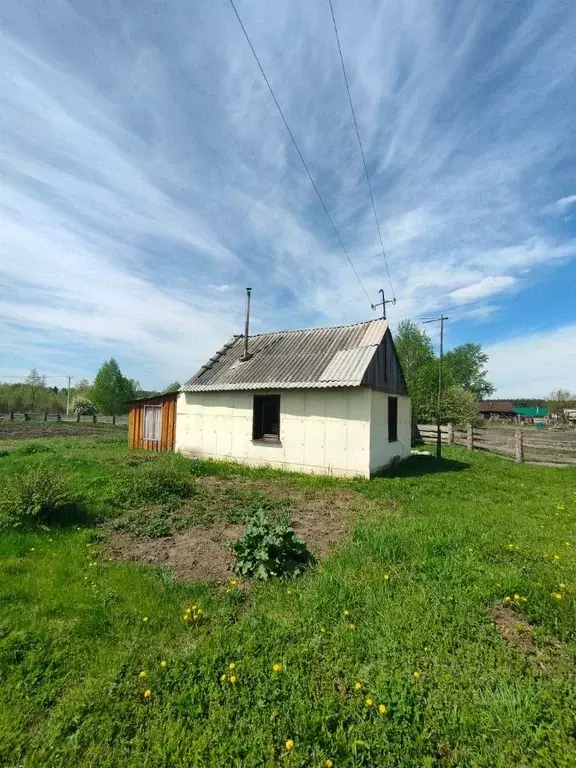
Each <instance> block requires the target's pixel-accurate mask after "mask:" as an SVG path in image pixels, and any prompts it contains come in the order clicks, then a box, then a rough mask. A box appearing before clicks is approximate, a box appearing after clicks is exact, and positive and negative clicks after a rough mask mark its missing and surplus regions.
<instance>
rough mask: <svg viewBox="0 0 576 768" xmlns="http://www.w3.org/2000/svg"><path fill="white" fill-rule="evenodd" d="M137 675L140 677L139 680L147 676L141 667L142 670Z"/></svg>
mask: <svg viewBox="0 0 576 768" xmlns="http://www.w3.org/2000/svg"><path fill="white" fill-rule="evenodd" d="M138 677H139V678H140V680H144V679H145V678H146V677H148V675H147V673H146V670H145V669H143V670H142V672H140V674H139V675H138Z"/></svg>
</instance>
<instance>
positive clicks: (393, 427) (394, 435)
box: [388, 395, 398, 443]
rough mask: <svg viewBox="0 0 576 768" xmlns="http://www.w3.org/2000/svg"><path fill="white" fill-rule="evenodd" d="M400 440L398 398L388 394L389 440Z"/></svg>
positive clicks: (393, 441) (390, 441)
mask: <svg viewBox="0 0 576 768" xmlns="http://www.w3.org/2000/svg"><path fill="white" fill-rule="evenodd" d="M397 440H398V398H397V397H390V395H388V442H389V443H395V442H396V441H397Z"/></svg>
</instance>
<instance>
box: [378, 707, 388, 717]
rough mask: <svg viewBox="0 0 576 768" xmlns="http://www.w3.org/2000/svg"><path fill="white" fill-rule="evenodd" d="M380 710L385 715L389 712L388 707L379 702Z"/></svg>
mask: <svg viewBox="0 0 576 768" xmlns="http://www.w3.org/2000/svg"><path fill="white" fill-rule="evenodd" d="M378 712H380V714H381V715H385V714H386V712H388V707H386V706H385V705H384V704H378Z"/></svg>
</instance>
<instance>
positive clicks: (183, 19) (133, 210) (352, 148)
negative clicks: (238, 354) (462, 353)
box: [0, 0, 576, 397]
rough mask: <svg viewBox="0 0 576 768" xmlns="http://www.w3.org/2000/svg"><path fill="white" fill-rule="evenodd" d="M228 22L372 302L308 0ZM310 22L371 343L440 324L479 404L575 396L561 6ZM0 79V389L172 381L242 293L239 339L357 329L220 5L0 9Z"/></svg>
mask: <svg viewBox="0 0 576 768" xmlns="http://www.w3.org/2000/svg"><path fill="white" fill-rule="evenodd" d="M237 5H238V9H239V11H240V13H241V15H242V16H243V19H244V22H245V24H246V27H247V29H248V31H249V33H250V35H251V37H252V40H253V43H254V45H255V47H256V50H257V51H258V53H259V55H260V57H261V60H262V64H263V66H264V68H265V70H266V71H267V74H268V76H269V78H270V81H271V83H272V85H273V87H274V89H275V91H276V95H277V97H278V99H279V101H280V104H281V105H282V107H283V109H284V111H285V114H286V116H287V119H288V121H289V123H290V125H291V127H292V129H293V131H294V134H295V135H296V138H297V140H298V142H299V144H300V147H301V149H302V153H303V155H304V157H305V158H306V160H307V162H308V164H309V166H310V169H311V172H312V174H313V176H314V177H315V179H316V181H317V183H318V186H319V187H320V189H321V191H322V194H323V196H324V198H325V200H326V203H327V205H328V208H329V210H330V212H331V214H332V217H333V219H334V220H335V222H336V223H337V226H338V228H339V230H340V233H341V235H342V238H343V240H344V242H345V244H346V246H347V248H348V250H349V252H350V254H351V257H352V259H353V261H354V263H355V265H356V267H357V269H358V272H359V273H360V275H361V278H362V280H363V282H364V284H365V286H366V288H367V290H368V292H369V294H370V296H371V297H373V300H374V301H376V300H377V299H378V293H377V292H378V289H379V288H380V287H381V286H383V287H385V288H387V281H386V276H385V269H384V264H383V259H382V255H381V253H380V252H379V246H378V241H377V234H376V230H375V225H374V221H373V218H372V211H371V208H370V203H369V198H368V194H367V189H366V186H365V180H364V177H363V170H362V165H361V159H360V155H359V150H358V146H357V144H356V140H355V134H354V128H353V124H352V122H351V117H350V112H349V106H348V103H347V97H346V92H345V90H344V84H343V79H342V72H341V69H340V63H339V60H338V55H337V49H336V44H335V39H334V32H333V29H332V26H331V19H330V9H329V6H328V2H327V0H314V2H310V0H288V1H286V0H282V1H281V0H237ZM334 7H335V13H336V17H337V19H338V21H339V26H340V34H341V42H342V49H343V53H344V57H345V61H346V65H347V69H348V76H349V80H350V86H351V90H352V97H353V99H354V102H355V106H356V111H357V115H358V122H359V127H360V132H361V135H362V139H363V142H364V148H365V152H366V156H367V161H368V166H369V170H370V173H371V177H372V180H373V186H374V192H375V198H376V205H377V208H378V211H379V215H380V220H381V225H382V232H383V237H384V243H385V245H386V248H387V251H388V254H389V264H390V270H391V274H392V279H393V284H394V289H395V293H396V296H397V299H398V303H397V305H396V306H395V307H394V308H391V310H390V313H389V314H390V317H391V319H392V321H393V323H397V322H398V321H399V320H401V319H402V318H403V317H411V318H413V319H418V318H421V317H422V316H423V315H430V314H432V313H437V312H440V311H441V310H443V311H444V312H446V313H447V314H448V315H449V316H450V318H451V320H450V323H449V324H448V328H447V342H448V344H449V345H454V344H458V343H462V342H465V341H476V342H480V343H482V344H483V345H485V346H486V348H487V351H488V352H489V354H490V357H491V361H490V373H491V376H492V378H493V380H494V382H495V383H496V385H497V390H498V394H499V395H500V396H503V397H505V396H521V395H524V396H543V395H546V394H547V393H549V392H550V391H551V390H552V389H554V388H557V387H560V386H561V387H566V388H569V389H571V390H576V314H575V307H576V181H575V180H576V155H575V152H574V135H575V133H576V131H575V129H576V103H575V102H576V4H575V3H573V2H569V1H568V0H566V1H565V2H563V1H562V0H532V1H530V0H526V1H523V2H513V1H512V0H511V2H507V3H502V2H497V1H494V2H491V1H490V0H462V1H461V2H459V3H454V2H452V1H451V0H427V1H426V2H423V0H382V1H381V2H372V0H357V1H356V2H354V3H346V2H344V1H343V0H334ZM0 72H1V73H2V75H1V78H0V136H1V140H0V168H1V174H0V331H1V332H0V360H1V363H0V374H1V375H3V376H8V375H13V376H18V375H20V374H24V375H25V374H26V373H27V371H28V370H29V369H30V368H31V367H32V366H35V367H37V368H38V369H40V370H41V371H43V372H45V373H48V374H63V373H68V372H71V373H73V374H74V375H75V376H76V377H78V378H80V377H83V376H87V377H92V376H93V375H94V373H95V371H96V370H97V368H98V367H99V365H100V363H101V362H102V361H103V360H104V359H105V358H106V357H109V356H110V355H114V356H115V357H116V358H117V359H118V360H119V362H120V365H121V367H122V369H123V370H124V371H125V372H126V373H127V374H128V375H130V376H133V377H135V378H137V379H138V380H139V381H141V382H142V384H143V385H144V386H146V387H162V386H164V385H166V384H167V383H168V382H170V381H171V380H173V379H175V378H178V379H180V380H184V379H186V378H188V377H189V376H190V375H192V373H193V372H194V371H195V369H196V368H197V367H198V366H199V365H200V364H201V363H202V362H204V360H205V358H207V357H209V356H210V355H211V354H212V353H213V351H214V350H215V348H216V347H218V346H220V345H221V343H222V342H223V341H225V340H226V339H227V338H228V337H229V336H230V335H232V334H233V333H236V332H239V331H240V330H241V326H242V314H243V303H244V296H243V290H244V287H245V286H246V285H251V286H252V288H253V290H254V294H253V322H252V326H253V330H254V331H266V330H276V329H280V328H295V327H302V326H308V325H329V324H338V323H346V322H354V321H358V320H365V319H368V318H370V317H373V316H374V313H373V312H372V310H371V309H370V306H369V303H368V302H367V300H366V297H365V295H364V294H363V292H362V290H361V288H360V286H359V285H358V283H357V281H356V279H355V277H354V274H353V273H352V271H351V269H350V266H349V264H348V263H347V262H346V260H345V258H344V257H343V254H342V252H341V251H340V250H339V246H338V243H337V241H336V240H335V237H334V234H333V232H332V231H331V229H330V226H329V224H328V222H327V220H326V218H325V216H324V213H323V212H322V210H321V209H320V208H319V205H318V202H317V199H316V198H315V196H314V191H313V190H312V188H311V186H310V183H309V181H308V179H307V178H306V176H305V174H304V173H303V170H302V167H301V165H300V164H299V160H298V157H297V155H296V153H295V151H294V148H293V147H292V145H291V143H290V140H289V137H288V136H287V134H286V132H285V129H284V126H283V125H282V123H281V120H280V118H279V115H278V113H277V112H276V111H275V108H274V105H273V103H272V102H271V99H270V95H269V93H268V91H267V90H266V87H265V84H264V83H263V81H262V78H261V75H260V73H259V71H258V70H257V68H256V65H255V62H254V60H253V59H252V57H251V54H250V51H249V49H248V47H247V44H246V41H245V39H244V38H243V36H242V33H241V30H240V28H239V26H238V23H237V21H236V19H235V17H234V15H233V12H232V9H231V7H230V4H229V2H228V0H212V1H211V2H207V0H200V2H196V3H190V2H189V0H167V1H166V2H163V3H161V2H159V1H158V0H101V1H100V2H93V0H69V1H68V0H52V1H51V2H50V3H46V2H44V1H43V0H19V1H18V2H13V3H3V4H2V7H1V9H0ZM0 378H1V377H0ZM62 381H63V380H62ZM62 381H61V382H60V383H62ZM52 383H58V381H57V380H56V379H55V380H54V381H53V382H52Z"/></svg>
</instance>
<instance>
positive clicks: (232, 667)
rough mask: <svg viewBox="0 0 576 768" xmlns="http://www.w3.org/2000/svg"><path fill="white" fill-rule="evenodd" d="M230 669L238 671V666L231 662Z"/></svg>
mask: <svg viewBox="0 0 576 768" xmlns="http://www.w3.org/2000/svg"><path fill="white" fill-rule="evenodd" d="M228 669H236V664H234V662H233V661H232V662H230V664H228Z"/></svg>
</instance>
